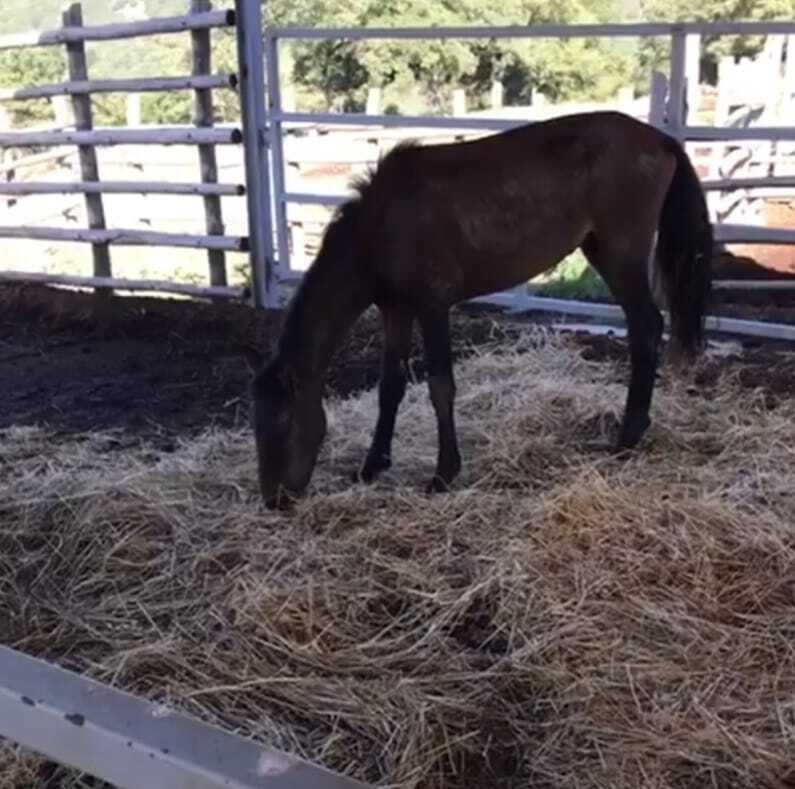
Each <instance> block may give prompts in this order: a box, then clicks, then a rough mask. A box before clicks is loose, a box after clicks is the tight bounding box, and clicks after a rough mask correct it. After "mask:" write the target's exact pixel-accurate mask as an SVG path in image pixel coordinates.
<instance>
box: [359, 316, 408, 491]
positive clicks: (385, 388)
mask: <svg viewBox="0 0 795 789" xmlns="http://www.w3.org/2000/svg"><path fill="white" fill-rule="evenodd" d="M381 317H382V319H383V325H384V350H383V356H382V359H381V381H380V382H379V385H378V422H377V423H376V426H375V433H374V435H373V441H372V444H371V445H370V449H369V451H368V452H367V457H366V458H365V461H364V464H363V465H362V468H361V469H360V470H359V471H358V472H357V473H356V475H355V476H356V480H357V481H359V480H361V481H362V482H372V481H373V480H374V479H375V478H376V477H377V476H378V474H379V473H380V472H382V471H385V470H386V469H388V468H389V467H390V466H391V465H392V437H393V436H394V434H395V420H396V418H397V412H398V408H399V407H400V403H401V401H402V400H403V395H404V394H405V393H406V377H407V365H408V358H409V353H410V352H411V329H412V324H413V323H414V319H413V318H412V316H411V313H409V312H407V311H405V310H402V309H399V308H396V307H382V308H381Z"/></svg>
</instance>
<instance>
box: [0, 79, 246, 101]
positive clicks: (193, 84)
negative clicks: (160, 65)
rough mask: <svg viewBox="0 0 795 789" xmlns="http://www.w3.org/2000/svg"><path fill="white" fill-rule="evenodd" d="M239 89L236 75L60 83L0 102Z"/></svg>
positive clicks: (0, 93)
mask: <svg viewBox="0 0 795 789" xmlns="http://www.w3.org/2000/svg"><path fill="white" fill-rule="evenodd" d="M235 87H237V75H235V74H207V75H204V76H201V75H200V76H196V77H138V78H135V79H91V80H83V81H79V82H58V83H55V84H52V85H34V86H32V87H29V88H3V89H2V90H0V101H22V100H25V99H42V98H47V97H49V96H75V95H78V94H83V93H154V92H161V91H169V90H211V89H215V88H235Z"/></svg>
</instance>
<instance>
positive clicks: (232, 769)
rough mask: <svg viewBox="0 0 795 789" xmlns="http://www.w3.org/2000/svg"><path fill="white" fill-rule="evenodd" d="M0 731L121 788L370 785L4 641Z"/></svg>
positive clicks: (331, 788)
mask: <svg viewBox="0 0 795 789" xmlns="http://www.w3.org/2000/svg"><path fill="white" fill-rule="evenodd" d="M0 736H2V737H6V738H8V739H10V740H12V741H14V742H17V743H19V744H20V745H22V746H24V747H26V748H30V749H32V750H34V751H37V752H38V753H41V754H44V755H45V756H48V757H49V758H51V759H54V760H56V761H58V762H61V763H63V764H66V765H69V766H70V767H74V768H76V769H78V770H81V771H83V772H86V773H89V774H91V775H94V776H97V777H98V778H101V779H102V780H104V781H108V782H110V783H112V784H114V785H115V786H118V787H121V789H222V787H223V788H225V789H366V787H365V785H364V784H361V783H359V782H357V781H354V780H353V779H350V778H346V777H344V776H342V775H338V774H337V773H332V772H330V771H328V770H326V769H324V768H322V767H320V766H317V765H313V764H310V763H309V762H305V761H303V760H301V759H298V758H296V757H294V756H291V755H289V754H286V753H283V752H281V751H275V750H272V749H270V748H266V747H263V746H262V745H259V744H258V743H256V742H253V741H252V740H247V739H244V738H242V737H239V736H237V735H234V734H230V733H228V732H225V731H223V730H222V729H219V728H216V727H214V726H209V725H208V724H206V723H202V722H201V721H198V720H196V719H195V718H190V717H188V716H187V715H182V714H179V713H177V712H175V711H174V710H171V709H169V708H167V707H163V706H159V705H157V704H154V703H152V702H149V701H146V700H145V699H141V698H137V697H135V696H132V695H130V694H128V693H123V692H122V691H119V690H116V689H114V688H111V687H109V686H108V685H103V684H101V683H99V682H95V681H93V680H91V679H88V678H86V677H81V676H80V675H78V674H75V673H73V672H71V671H65V670H64V669H62V668H59V667H57V666H54V665H51V664H49V663H46V662H44V661H42V660H37V659H35V658H32V657H30V656H28V655H23V654H22V653H20V652H16V651H14V650H12V649H8V648H6V647H0Z"/></svg>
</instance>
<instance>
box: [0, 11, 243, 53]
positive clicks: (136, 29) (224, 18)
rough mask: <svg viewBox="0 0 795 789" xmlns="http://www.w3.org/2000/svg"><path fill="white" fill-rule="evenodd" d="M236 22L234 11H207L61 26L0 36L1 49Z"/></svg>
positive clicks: (190, 28) (215, 25)
mask: <svg viewBox="0 0 795 789" xmlns="http://www.w3.org/2000/svg"><path fill="white" fill-rule="evenodd" d="M234 24H235V12H234V11H232V10H225V11H208V12H205V13H201V14H188V15H187V16H172V17H158V18H155V19H143V20H141V21H138V22H120V23H116V24H109V25H85V26H83V27H63V28H60V29H59V30H50V31H46V32H43V33H39V32H31V33H17V34H12V35H7V36H0V50H4V49H21V48H22V47H37V46H55V45H57V44H73V43H77V42H80V41H118V40H121V39H126V38H137V37H139V36H155V35H162V34H165V33H182V32H184V31H186V30H207V29H210V28H214V27H230V26H232V25H234Z"/></svg>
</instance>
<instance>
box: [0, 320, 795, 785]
mask: <svg viewBox="0 0 795 789" xmlns="http://www.w3.org/2000/svg"><path fill="white" fill-rule="evenodd" d="M623 376H624V369H623V368H618V367H615V366H614V365H612V364H606V363H591V362H587V361H585V360H584V359H582V358H581V356H580V354H579V352H578V351H577V348H576V347H575V346H574V345H572V344H567V343H566V342H564V341H563V340H560V339H555V338H549V337H546V336H545V335H542V334H531V335H528V338H527V339H526V340H525V341H523V344H520V346H517V347H513V348H505V347H503V348H501V349H499V352H498V353H497V352H491V353H484V354H481V355H478V356H475V357H473V358H471V359H469V360H468V361H466V362H465V363H463V364H461V365H460V366H459V369H458V380H459V390H460V396H459V402H458V413H459V426H460V434H461V439H462V449H463V454H464V458H465V472H464V474H463V477H462V478H461V480H460V482H459V484H458V485H457V489H456V491H455V492H454V493H453V494H451V495H448V496H437V497H430V498H429V497H426V496H425V495H424V494H422V493H421V492H420V491H421V485H422V483H423V482H424V481H425V480H426V478H427V477H428V475H429V473H430V471H431V469H432V465H433V459H434V455H435V435H434V421H433V418H432V415H431V411H430V407H429V405H428V401H427V396H426V391H425V388H424V386H422V385H418V386H416V387H414V388H413V389H412V390H411V391H410V392H409V395H408V397H407V401H406V403H405V406H404V409H403V411H402V413H401V417H400V422H399V439H398V441H397V445H396V453H395V454H396V467H395V469H394V470H393V471H392V472H391V473H390V474H389V475H388V476H387V477H386V478H385V479H384V480H383V482H382V483H381V484H379V485H378V486H377V487H374V488H369V489H367V488H364V487H361V486H359V487H353V488H351V487H350V486H349V485H348V483H347V479H348V474H349V472H350V471H351V470H352V468H353V467H354V466H355V464H356V463H358V461H359V460H360V458H361V456H362V453H363V450H364V448H365V445H366V442H367V439H368V438H369V434H370V430H371V427H372V423H373V419H374V411H375V394H374V393H372V392H371V393H367V394H365V395H364V396H362V397H361V398H358V399H353V400H349V401H344V402H337V403H334V404H332V405H331V407H330V415H331V416H330V426H331V427H330V434H329V440H328V442H327V446H326V449H325V450H324V454H323V456H322V459H321V462H320V465H319V467H318V473H317V477H316V482H315V485H314V488H313V495H312V496H310V497H309V498H307V499H306V500H305V501H303V502H302V503H301V504H300V505H299V506H298V507H297V509H296V510H295V511H294V512H293V513H292V514H264V513H263V512H262V511H261V510H260V509H259V505H258V500H257V496H256V490H255V482H254V464H253V462H254V458H253V447H252V442H251V437H250V435H249V434H247V433H229V432H216V433H210V434H207V435H205V436H203V437H202V438H200V439H198V440H193V441H186V442H185V443H184V444H183V445H181V446H180V447H178V448H177V451H176V452H174V453H172V454H159V453H158V452H156V451H154V450H152V449H150V448H147V447H146V446H141V447H140V450H138V451H132V450H129V449H125V450H124V451H120V450H118V449H116V448H115V444H114V437H113V436H112V435H91V436H84V437H80V438H78V439H64V438H60V439H59V438H58V437H55V436H51V435H48V434H47V433H46V432H40V431H37V430H31V429H24V430H23V429H17V430H10V431H7V432H5V433H4V434H2V436H1V437H0V464H1V465H0V473H1V474H2V477H1V478H0V516H1V517H2V523H0V640H2V642H4V643H8V644H11V645H12V646H15V647H17V648H19V649H22V650H25V651H27V652H31V653H34V654H36V655H42V656H45V657H47V658H50V659H53V660H57V661H58V662H60V663H61V664H63V665H66V666H69V667H72V668H76V669H78V670H84V671H87V672H88V673H89V674H91V675H92V676H94V677H96V678H98V679H100V680H102V681H105V682H110V683H113V684H114V685H116V686H119V687H123V688H127V689H130V690H132V691H134V692H136V693H140V694H144V695H146V696H148V697H150V698H152V699H155V700H157V701H159V702H163V703H166V704H171V705H175V706H176V707H178V708H181V709H183V710H186V711H188V712H190V713H192V714H195V715H198V716H200V717H202V718H204V719H206V720H208V721H212V722H216V723H219V724H221V725H223V726H226V727H228V728H230V729H234V730H236V731H238V732H242V733H244V734H246V735H252V736H254V737H257V738H259V739H261V740H262V741H263V742H268V743H271V744H273V745H275V746H277V747H280V748H285V749H288V750H291V751H294V752H297V753H300V754H302V755H304V756H306V757H309V758H311V759H316V760H320V761H322V762H324V763H325V764H327V765H329V766H330V767H333V768H335V769H338V770H343V771H345V772H347V773H349V774H351V775H355V776H358V777H360V778H363V779H365V780H370V781H372V782H376V783H378V784H379V785H384V786H387V785H389V786H400V787H499V786H504V787H530V786H533V787H539V788H546V787H550V788H551V787H555V788H556V789H557V788H563V787H566V788H567V789H568V788H569V787H572V788H573V787H578V788H579V787H616V788H617V789H638V787H644V788H645V787H648V788H649V789H651V788H652V787H654V789H658V788H659V789H663V788H665V789H673V787H676V788H677V789H680V788H681V787H749V789H750V788H751V787H753V789H764V788H766V787H784V786H793V785H795V770H793V765H795V650H793V644H794V643H795V531H794V530H793V521H794V518H793V515H794V514H795V501H794V500H793V460H795V456H794V454H795V453H793V447H795V403H793V402H791V401H787V400H782V401H781V402H779V403H777V404H772V403H771V402H770V398H769V397H765V396H763V395H762V394H761V393H760V394H759V396H756V395H754V394H753V393H749V392H748V391H747V390H746V391H742V392H741V391H740V389H739V388H738V387H737V386H735V384H734V383H733V381H732V379H731V377H730V376H729V377H724V378H723V379H722V380H721V381H720V382H719V384H718V386H716V387H715V388H714V389H713V390H712V391H711V392H704V391H700V392H694V391H693V389H692V388H689V387H688V386H687V385H686V383H684V382H681V381H676V382H674V381H671V380H668V379H669V378H670V376H669V375H668V373H667V372H664V373H663V379H664V380H663V382H662V385H661V387H660V389H659V390H658V397H657V399H656V401H655V407H654V417H655V424H654V427H653V430H652V432H651V433H650V436H649V439H648V441H647V442H646V443H645V444H644V446H643V448H642V450H641V451H640V452H638V453H636V454H635V455H634V456H633V457H631V458H629V459H627V460H618V459H615V458H613V457H611V456H609V455H607V454H605V453H603V452H600V451H599V450H598V449H596V448H594V446H593V442H594V441H598V440H599V439H600V438H603V437H604V436H605V434H606V431H608V430H609V429H610V426H611V415H615V414H616V413H617V412H618V411H619V409H620V407H621V405H622V403H623V398H624V394H625V388H624V382H623ZM605 415H608V417H607V418H605ZM38 770H39V767H38V764H37V762H36V760H35V759H34V757H32V756H30V755H24V754H21V753H20V752H18V751H17V750H15V749H14V748H12V747H11V746H9V745H6V746H5V748H3V749H0V776H2V777H0V782H2V784H3V785H4V786H19V787H23V786H25V787H29V786H36V785H37V780H39V779H37V778H36V776H37V774H38V773H37V771H38ZM84 781H85V779H81V778H80V777H79V776H75V775H73V774H71V773H66V772H64V773H62V774H61V783H60V785H61V786H69V787H73V786H86V785H88V784H87V783H84Z"/></svg>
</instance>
